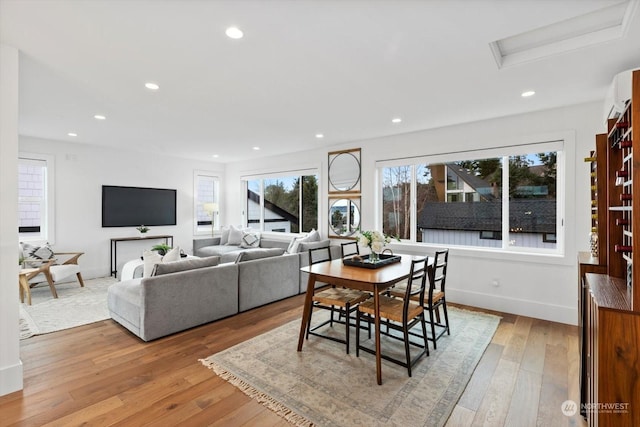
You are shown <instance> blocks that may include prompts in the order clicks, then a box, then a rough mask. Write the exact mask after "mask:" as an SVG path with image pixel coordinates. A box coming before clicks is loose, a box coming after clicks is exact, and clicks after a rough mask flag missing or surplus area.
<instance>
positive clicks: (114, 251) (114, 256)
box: [109, 234, 173, 277]
mask: <svg viewBox="0 0 640 427" xmlns="http://www.w3.org/2000/svg"><path fill="white" fill-rule="evenodd" d="M159 239H164V243H165V244H167V245H169V246H171V247H173V236H170V235H168V234H163V235H158V236H145V237H113V238H112V239H111V251H110V255H109V256H110V258H111V259H110V262H109V270H110V271H111V275H112V276H113V277H117V274H118V242H135V241H140V240H159ZM169 242H171V243H169Z"/></svg>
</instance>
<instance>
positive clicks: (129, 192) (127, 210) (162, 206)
mask: <svg viewBox="0 0 640 427" xmlns="http://www.w3.org/2000/svg"><path fill="white" fill-rule="evenodd" d="M139 225H146V226H152V225H176V190H170V189H163V188H142V187H119V186H113V185H103V186H102V226H103V227H137V226H139Z"/></svg>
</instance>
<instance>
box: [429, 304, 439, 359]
mask: <svg viewBox="0 0 640 427" xmlns="http://www.w3.org/2000/svg"><path fill="white" fill-rule="evenodd" d="M428 310H429V323H430V324H431V337H432V338H433V349H434V350H436V349H437V348H438V345H437V344H436V342H437V341H438V340H437V339H436V325H435V323H434V318H433V308H429V309H428Z"/></svg>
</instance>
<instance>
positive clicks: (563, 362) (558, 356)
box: [0, 296, 586, 427]
mask: <svg viewBox="0 0 640 427" xmlns="http://www.w3.org/2000/svg"><path fill="white" fill-rule="evenodd" d="M302 303H303V296H297V297H293V298H289V299H286V300H284V301H280V302H277V303H274V304H269V305H267V306H265V307H261V308H258V309H255V310H252V311H249V312H246V313H242V314H240V315H237V316H234V317H232V318H228V319H224V320H222V321H218V322H214V323H211V324H208V325H204V326H201V327H198V328H194V329H192V330H189V331H185V332H182V333H179V334H175V335H172V336H170V337H166V338H163V339H159V340H156V341H152V342H150V343H143V342H142V341H140V340H139V339H138V338H136V337H135V336H133V335H132V334H130V333H128V332H127V331H126V330H124V329H123V328H122V327H120V326H119V325H118V324H116V323H115V322H113V321H111V320H105V321H102V322H98V323H94V324H91V325H86V326H82V327H79V328H74V329H71V330H67V331H61V332H56V333H52V334H48V335H42V336H36V337H33V338H29V339H27V340H24V341H22V342H21V357H22V361H23V363H24V377H25V379H24V381H25V383H24V390H22V391H19V392H16V393H12V394H10V395H7V396H3V397H0V426H44V425H47V426H49V425H50V426H72V425H91V426H106V425H123V426H140V425H158V426H172V425H180V426H205V425H211V426H260V427H269V426H288V425H289V424H288V423H287V422H286V421H284V420H283V419H281V418H280V417H278V416H277V415H275V414H273V413H272V412H270V411H269V410H268V409H266V408H264V407H263V406H262V405H260V404H258V403H256V402H255V401H253V400H251V399H250V398H248V397H247V396H245V395H244V394H243V393H242V392H241V391H239V390H238V389H236V388H235V387H234V386H232V385H229V384H228V383H227V382H226V381H223V380H221V379H219V378H218V377H217V376H215V375H214V374H213V373H212V372H211V371H210V370H209V369H206V368H204V367H203V366H202V365H201V364H200V362H198V359H199V358H204V357H207V356H209V355H211V354H213V353H215V352H218V351H220V350H223V349H225V348H228V347H231V346H233V345H235V344H236V343H239V342H242V341H244V340H247V339H249V338H251V337H253V336H256V335H259V334H261V333H263V332H265V331H268V330H270V329H273V328H275V327H277V326H280V325H282V324H284V323H286V322H289V321H291V320H294V319H296V318H299V317H300V316H301V315H302ZM465 308H469V307H465ZM481 311H484V310H481ZM493 313H494V314H498V315H501V316H502V317H503V319H502V321H501V323H500V326H499V328H498V330H497V332H496V334H495V336H494V338H493V341H492V342H491V344H490V345H489V347H488V348H487V350H486V352H485V354H484V356H483V357H482V359H481V360H480V363H479V365H478V367H477V368H476V371H475V372H474V374H473V376H472V378H471V381H470V382H469V384H468V386H467V388H466V390H465V392H464V394H463V395H462V397H461V399H460V401H459V402H458V405H457V406H456V408H455V410H454V412H453V414H452V415H451V418H450V419H449V421H448V423H447V426H449V427H451V426H453V427H458V426H472V425H473V426H475V425H486V426H502V425H509V426H536V425H537V426H583V425H586V424H585V423H584V422H583V421H582V419H581V418H580V417H579V416H578V415H576V416H574V417H571V418H569V417H566V416H564V415H563V414H562V412H561V410H560V405H561V403H562V402H564V401H565V400H567V399H572V400H574V401H576V402H577V401H578V397H579V396H578V363H579V362H578V361H579V358H578V329H577V328H576V327H572V326H568V325H562V324H557V323H552V322H546V321H542V320H536V319H531V318H527V317H522V316H514V315H509V314H501V313H495V312H493ZM436 351H437V350H436Z"/></svg>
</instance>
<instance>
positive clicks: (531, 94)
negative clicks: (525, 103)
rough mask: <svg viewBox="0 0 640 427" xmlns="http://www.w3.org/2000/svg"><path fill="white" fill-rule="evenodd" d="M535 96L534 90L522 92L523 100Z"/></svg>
mask: <svg viewBox="0 0 640 427" xmlns="http://www.w3.org/2000/svg"><path fill="white" fill-rule="evenodd" d="M535 94H536V92H535V91H534V90H528V91H526V92H522V97H523V98H528V97H530V96H533V95H535Z"/></svg>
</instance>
